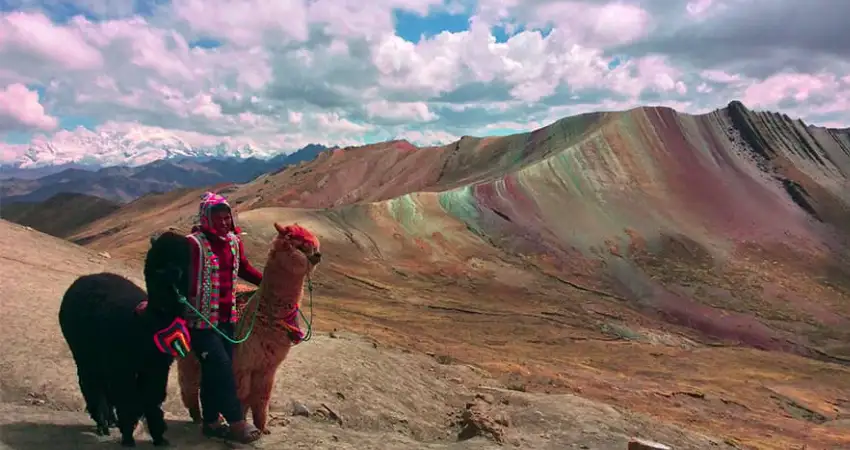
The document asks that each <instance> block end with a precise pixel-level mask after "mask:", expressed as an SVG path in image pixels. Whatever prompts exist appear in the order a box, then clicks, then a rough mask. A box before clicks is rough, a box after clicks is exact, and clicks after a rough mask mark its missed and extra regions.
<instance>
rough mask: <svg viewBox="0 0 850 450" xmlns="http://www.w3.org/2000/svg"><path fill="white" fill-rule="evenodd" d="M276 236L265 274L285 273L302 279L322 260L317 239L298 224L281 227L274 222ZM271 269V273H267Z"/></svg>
mask: <svg viewBox="0 0 850 450" xmlns="http://www.w3.org/2000/svg"><path fill="white" fill-rule="evenodd" d="M274 227H275V229H276V230H277V236H275V238H274V241H272V248H271V251H270V253H269V261H268V263H267V265H266V272H267V273H274V274H278V273H281V274H282V273H287V274H290V275H292V276H296V277H304V276H307V275H310V274H312V273H313V270H314V269H315V268H316V266H317V265H319V262H321V260H322V254H321V253H320V251H319V239H318V238H316V236H315V235H313V233H311V232H310V231H309V230H308V229H306V228H304V227H302V226H301V225H298V224H293V225H287V226H283V225H281V224H280V223H277V222H275V224H274ZM269 269H272V270H273V272H269Z"/></svg>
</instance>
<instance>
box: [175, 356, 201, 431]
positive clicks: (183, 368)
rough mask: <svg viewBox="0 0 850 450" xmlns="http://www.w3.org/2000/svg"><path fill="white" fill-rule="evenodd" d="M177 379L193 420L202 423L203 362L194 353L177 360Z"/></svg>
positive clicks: (181, 395)
mask: <svg viewBox="0 0 850 450" xmlns="http://www.w3.org/2000/svg"><path fill="white" fill-rule="evenodd" d="M177 381H178V382H179V384H180V399H181V400H182V401H183V406H185V407H186V409H188V410H189V416H191V417H192V422H194V423H201V422H202V421H203V420H202V419H201V401H200V398H199V394H200V392H201V364H200V363H199V362H198V360H197V358H195V357H194V355H192V356H190V357H187V358H182V359H180V360H178V361H177Z"/></svg>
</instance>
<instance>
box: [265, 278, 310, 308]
mask: <svg viewBox="0 0 850 450" xmlns="http://www.w3.org/2000/svg"><path fill="white" fill-rule="evenodd" d="M303 295H304V277H295V278H290V279H273V278H265V277H264V278H263V289H262V298H261V301H260V307H259V308H260V310H259V312H261V313H262V314H263V315H264V316H267V317H277V316H281V317H283V316H285V315H286V314H287V313H289V312H290V311H291V310H292V308H293V307H294V306H295V305H298V304H300V303H301V297H302V296H303Z"/></svg>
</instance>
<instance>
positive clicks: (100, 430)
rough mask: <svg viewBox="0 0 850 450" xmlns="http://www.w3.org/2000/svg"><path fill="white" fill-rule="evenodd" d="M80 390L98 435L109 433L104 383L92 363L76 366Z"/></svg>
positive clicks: (108, 408) (108, 411)
mask: <svg viewBox="0 0 850 450" xmlns="http://www.w3.org/2000/svg"><path fill="white" fill-rule="evenodd" d="M77 377H78V378H79V381H80V391H81V392H82V394H83V399H84V400H85V402H86V409H87V410H88V411H89V416H91V418H92V420H94V422H95V424H96V426H97V429H96V431H95V434H97V435H98V436H108V435H109V415H110V409H111V408H110V405H109V402H108V400H107V392H106V391H107V389H106V383H104V380H103V378H104V377H102V376H101V374H100V371H99V370H98V368H97V367H95V364H94V363H89V362H84V363H83V364H79V365H78V367H77Z"/></svg>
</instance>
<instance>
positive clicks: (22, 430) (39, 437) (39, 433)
mask: <svg viewBox="0 0 850 450" xmlns="http://www.w3.org/2000/svg"><path fill="white" fill-rule="evenodd" d="M140 428H141V427H140ZM140 428H137V429H136V444H137V445H138V446H139V447H143V446H147V447H151V448H153V446H152V444H151V443H150V436H148V435H147V433H142V432H140V431H139V430H140ZM111 431H112V433H111V435H110V436H97V435H95V434H94V425H82V424H78V423H72V424H58V423H43V422H31V421H21V422H13V423H8V424H2V425H0V449H2V450H6V449H9V450H42V449H43V450H48V449H51V450H52V449H57V448H61V449H63V450H76V449H81V450H88V449H102V448H104V445H106V446H108V445H109V444H110V443H112V444H114V445H115V447H116V448H118V442H119V439H120V433H119V432H118V430H116V429H112V430H111ZM166 437H167V438H168V439H169V441H171V444H172V447H178V448H179V447H182V446H184V445H190V444H203V443H204V442H203V440H204V439H203V437H202V436H201V434H200V433H199V432H198V430H197V427H196V426H194V425H193V424H191V423H190V422H186V421H169V422H168V433H167V435H166ZM207 444H211V442H209V441H207Z"/></svg>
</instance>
